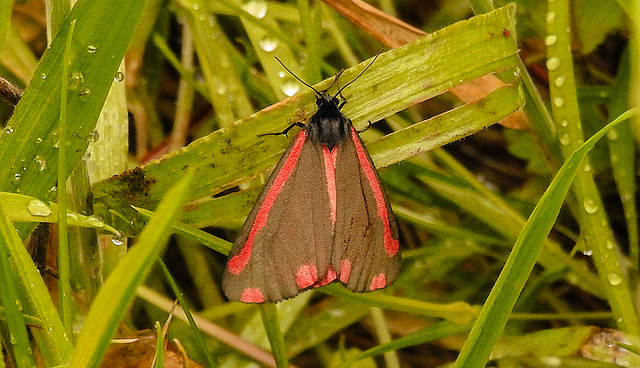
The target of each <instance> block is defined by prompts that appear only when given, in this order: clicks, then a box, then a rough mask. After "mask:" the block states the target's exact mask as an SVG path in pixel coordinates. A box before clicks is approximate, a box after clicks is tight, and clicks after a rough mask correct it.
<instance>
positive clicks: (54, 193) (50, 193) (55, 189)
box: [47, 185, 58, 198]
mask: <svg viewBox="0 0 640 368" xmlns="http://www.w3.org/2000/svg"><path fill="white" fill-rule="evenodd" d="M47 195H48V196H49V197H51V198H55V197H56V196H57V195H58V187H57V186H55V185H54V186H52V187H51V189H49V191H48V192H47Z"/></svg>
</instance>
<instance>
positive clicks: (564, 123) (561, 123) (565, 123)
mask: <svg viewBox="0 0 640 368" xmlns="http://www.w3.org/2000/svg"><path fill="white" fill-rule="evenodd" d="M560 125H561V126H562V127H563V128H566V127H567V126H568V125H569V123H568V122H567V121H566V120H562V121H561V122H560Z"/></svg>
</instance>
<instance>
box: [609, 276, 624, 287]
mask: <svg viewBox="0 0 640 368" xmlns="http://www.w3.org/2000/svg"><path fill="white" fill-rule="evenodd" d="M607 279H609V283H610V284H611V285H612V286H618V285H620V284H621V283H622V277H620V275H618V274H617V273H610V274H609V275H607Z"/></svg>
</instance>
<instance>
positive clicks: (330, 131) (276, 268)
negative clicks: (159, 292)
mask: <svg viewBox="0 0 640 368" xmlns="http://www.w3.org/2000/svg"><path fill="white" fill-rule="evenodd" d="M374 60H375V59H374ZM283 66H284V65H283ZM369 66H371V64H369ZM369 66H367V68H365V69H364V70H363V71H362V72H361V73H360V75H362V73H364V71H366V70H367V69H368V68H369ZM285 69H286V67H285ZM287 70H288V69H287ZM292 74H293V73H292ZM360 75H358V77H359V76H360ZM339 76H340V74H338V75H336V77H335V79H334V83H335V81H337V80H338V77H339ZM294 77H296V76H295V75H294ZM358 77H356V78H354V79H353V80H352V81H351V82H349V83H347V84H346V85H344V86H343V87H342V88H340V89H339V91H338V92H337V93H336V94H335V95H333V96H331V95H330V94H327V90H324V91H321V92H319V91H317V90H316V89H315V88H313V87H312V86H310V85H308V84H307V83H305V82H303V81H302V80H300V79H299V78H298V77H296V78H298V80H300V82H302V83H303V84H305V85H306V86H308V87H309V88H311V89H312V90H313V91H314V92H315V94H316V104H317V105H318V111H317V112H316V113H315V114H314V115H313V116H312V117H311V119H310V120H309V122H308V123H307V124H306V126H305V125H302V124H300V123H295V124H293V125H291V126H290V127H289V128H287V129H286V130H285V131H284V132H283V133H276V134H286V132H287V131H288V130H289V129H291V128H292V127H293V126H294V125H300V126H303V129H302V130H300V132H299V133H298V134H297V135H296V138H295V139H294V140H293V142H292V143H291V145H290V146H289V148H288V149H287V150H286V152H285V153H284V155H283V156H282V158H281V159H280V162H278V164H277V165H276V167H275V169H274V170H273V173H272V174H271V177H270V178H269V180H268V181H267V184H266V186H265V188H264V190H263V192H262V194H261V195H260V197H259V198H258V201H257V202H256V204H255V206H254V207H253V209H252V210H251V213H250V214H249V216H248V217H247V219H246V222H245V224H244V226H243V228H242V230H241V231H240V234H239V235H238V237H237V239H236V241H235V243H234V245H233V248H232V250H231V254H230V255H229V260H228V262H227V265H226V267H225V270H224V274H223V277H222V287H223V290H224V293H225V294H226V296H227V297H228V298H229V299H230V300H235V301H241V302H245V303H263V302H277V301H280V300H283V299H287V298H291V297H293V296H295V295H297V294H299V293H300V292H302V291H303V290H306V289H309V288H313V287H319V286H324V285H326V284H328V283H331V282H334V281H340V282H342V283H343V284H344V285H345V286H346V287H347V288H349V289H351V290H352V291H355V292H365V291H371V290H376V289H380V288H383V287H385V286H387V285H389V284H390V283H392V282H393V281H394V280H395V279H396V278H397V276H398V272H399V270H400V253H399V252H398V247H399V243H398V229H397V225H396V221H395V217H394V215H393V212H392V211H391V206H390V205H389V201H388V200H387V197H386V194H385V192H384V189H383V188H382V185H381V184H380V178H379V177H378V173H377V172H376V169H375V167H374V166H373V163H372V162H371V157H369V154H368V153H367V150H366V149H365V148H364V144H363V143H362V140H361V139H360V137H359V136H358V133H357V131H356V130H355V128H354V127H353V125H352V124H351V121H350V120H349V119H347V118H346V117H345V116H344V115H343V114H342V112H341V111H340V109H341V108H342V107H343V106H344V104H345V102H346V101H345V99H344V97H342V94H341V92H342V90H343V89H344V88H345V87H347V86H348V85H349V84H351V83H352V82H353V81H355V80H356V79H357V78H358ZM329 88H331V86H330V87H329ZM338 97H340V99H338Z"/></svg>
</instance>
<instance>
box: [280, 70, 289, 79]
mask: <svg viewBox="0 0 640 368" xmlns="http://www.w3.org/2000/svg"><path fill="white" fill-rule="evenodd" d="M286 76H287V74H286V73H285V72H283V71H280V72H278V77H280V78H284V77H286Z"/></svg>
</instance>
